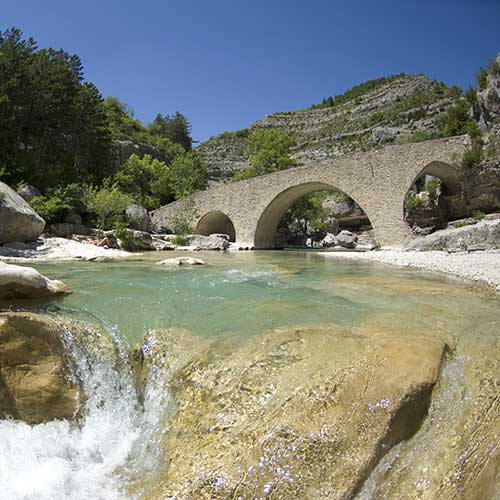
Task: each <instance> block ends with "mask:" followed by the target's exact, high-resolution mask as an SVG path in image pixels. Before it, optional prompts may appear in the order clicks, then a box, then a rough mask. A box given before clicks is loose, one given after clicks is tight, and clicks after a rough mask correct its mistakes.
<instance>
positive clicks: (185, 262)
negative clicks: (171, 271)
mask: <svg viewBox="0 0 500 500" xmlns="http://www.w3.org/2000/svg"><path fill="white" fill-rule="evenodd" d="M158 264H161V265H162V266H174V267H175V266H203V265H205V261H204V260H201V259H195V258H194V257H174V258H172V259H165V260H162V261H160V262H158Z"/></svg>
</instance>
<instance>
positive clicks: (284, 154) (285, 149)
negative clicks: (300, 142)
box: [235, 128, 296, 180]
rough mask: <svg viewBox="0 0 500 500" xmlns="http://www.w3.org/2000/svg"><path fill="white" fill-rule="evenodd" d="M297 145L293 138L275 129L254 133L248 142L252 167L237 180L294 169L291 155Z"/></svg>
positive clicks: (239, 175) (237, 177)
mask: <svg viewBox="0 0 500 500" xmlns="http://www.w3.org/2000/svg"><path fill="white" fill-rule="evenodd" d="M294 145H295V141H294V140H293V138H292V137H291V136H290V135H289V134H286V133H284V132H280V131H279V130H276V129H274V128H270V129H260V130H257V131H255V132H253V133H252V134H251V135H250V136H249V137H248V140H247V152H248V155H249V163H250V167H249V168H247V169H246V170H244V171H243V172H241V173H240V174H238V175H236V177H235V180H242V179H249V178H251V177H255V176H258V175H264V174H270V173H272V172H278V171H280V170H285V169H287V168H290V167H294V166H295V165H296V162H295V161H294V160H292V158H291V156H290V154H291V149H292V146H294Z"/></svg>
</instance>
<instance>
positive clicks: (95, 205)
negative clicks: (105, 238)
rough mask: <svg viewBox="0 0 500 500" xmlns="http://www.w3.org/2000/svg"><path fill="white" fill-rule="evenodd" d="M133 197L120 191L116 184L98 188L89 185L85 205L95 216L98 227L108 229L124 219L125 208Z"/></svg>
mask: <svg viewBox="0 0 500 500" xmlns="http://www.w3.org/2000/svg"><path fill="white" fill-rule="evenodd" d="M133 201H134V200H133V198H132V197H131V196H130V195H128V194H126V193H122V192H121V191H120V190H119V189H118V187H117V186H112V187H104V188H102V189H98V188H96V187H93V186H90V187H89V188H88V189H87V192H86V193H85V202H86V205H87V207H88V208H89V209H90V210H91V211H92V212H93V213H94V214H95V215H96V216H97V220H98V224H99V229H100V230H101V231H102V230H103V229H110V228H111V227H112V226H116V224H117V223H120V222H124V221H125V210H126V208H127V206H128V205H131V204H132V203H133Z"/></svg>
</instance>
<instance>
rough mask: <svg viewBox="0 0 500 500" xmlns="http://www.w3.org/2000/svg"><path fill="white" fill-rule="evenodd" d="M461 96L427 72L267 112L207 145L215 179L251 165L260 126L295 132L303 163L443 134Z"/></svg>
mask: <svg viewBox="0 0 500 500" xmlns="http://www.w3.org/2000/svg"><path fill="white" fill-rule="evenodd" d="M459 99H460V97H459V94H458V92H457V91H456V89H453V88H451V89H450V88H447V87H446V86H445V85H443V84H441V83H438V82H436V81H433V80H430V79H429V78H427V77H426V76H423V75H418V76H412V75H398V76H396V77H392V78H386V79H383V80H381V81H380V83H377V84H374V85H373V86H372V88H371V89H370V90H368V91H364V92H358V93H356V94H355V96H354V97H352V98H350V97H349V96H347V98H346V99H343V100H342V101H341V102H338V103H335V104H334V105H332V106H327V105H320V106H316V107H312V108H310V109H306V110H300V111H288V112H281V113H274V114H270V115H267V116H266V117H264V118H263V119H261V120H259V121H257V122H255V123H254V124H253V125H252V126H251V127H250V128H249V129H245V130H241V131H237V132H225V133H223V134H221V135H219V136H217V137H213V138H211V139H210V140H209V141H207V142H205V143H203V144H201V145H200V146H199V148H200V149H201V150H202V151H203V152H204V153H205V155H206V158H207V163H208V166H209V171H210V177H211V179H212V182H221V181H224V180H226V179H227V178H229V177H232V176H233V175H234V173H235V172H238V171H241V170H243V169H245V168H246V167H247V166H248V162H247V155H246V138H247V137H248V135H249V134H250V133H251V132H252V131H253V130H255V129H258V128H268V127H275V128H278V129H281V130H284V131H287V132H288V133H290V134H292V136H293V137H294V139H295V141H296V143H297V146H296V148H295V151H294V155H293V156H294V158H295V159H296V160H297V161H298V162H299V163H300V164H303V165H307V164H308V163H311V162H315V161H318V160H324V159H327V158H331V157H336V156H341V155H345V154H349V153H352V152H356V151H366V150H369V149H373V148H376V147H380V146H381V145H383V144H387V143H398V142H414V141H415V140H418V139H419V137H418V136H420V139H423V138H431V137H432V134H435V133H437V131H438V126H439V125H438V124H439V119H440V117H441V116H442V115H443V113H444V112H445V111H446V110H447V108H448V107H449V106H450V105H452V104H455V103H456V102H457V101H458V100H459Z"/></svg>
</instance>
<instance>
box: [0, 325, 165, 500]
mask: <svg viewBox="0 0 500 500" xmlns="http://www.w3.org/2000/svg"><path fill="white" fill-rule="evenodd" d="M75 337H76V335H75ZM65 340H66V343H67V346H68V348H69V352H70V354H71V357H72V358H73V360H74V361H75V364H76V367H77V370H76V373H75V374H74V375H75V376H76V377H78V378H79V379H80V380H81V381H82V385H83V389H84V392H85V395H86V401H85V410H84V417H83V418H82V419H81V421H79V422H78V423H74V422H68V421H64V420H60V421H52V422H49V423H46V424H39V425H33V426H30V425H27V424H25V423H23V422H19V421H14V420H0V498H2V500H90V499H92V500H126V499H133V498H135V497H134V496H132V495H130V494H129V493H128V492H127V491H126V487H127V485H128V484H130V482H131V481H133V480H134V478H135V477H142V480H144V475H145V474H146V473H148V472H150V471H151V470H152V469H154V468H155V466H157V465H158V464H159V461H160V460H161V451H160V450H161V448H160V447H159V446H158V441H159V439H160V436H161V434H160V433H159V432H158V430H159V423H160V422H161V421H162V418H163V415H164V409H165V408H166V407H167V406H168V405H169V401H170V396H169V392H168V390H166V388H167V387H168V381H166V380H165V378H166V376H163V375H162V374H156V377H157V378H159V377H160V376H163V380H162V382H163V383H160V384H158V385H157V382H156V383H155V384H148V389H147V390H146V396H145V401H144V405H141V404H140V402H139V400H138V397H137V394H136V390H135V385H134V383H133V381H132V377H131V375H130V371H129V368H128V363H127V362H126V355H125V354H124V353H125V350H124V349H123V347H122V348H121V349H119V350H120V351H121V360H120V362H118V363H112V362H110V361H109V360H106V359H104V357H103V356H98V355H97V356H96V354H95V353H92V352H91V350H88V349H85V348H84V347H83V346H81V345H77V342H74V341H73V335H72V333H71V332H70V331H68V335H67V338H66V339H65ZM94 350H95V349H94ZM153 387H156V390H155V389H153ZM160 390H161V392H160ZM153 392H154V393H153Z"/></svg>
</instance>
